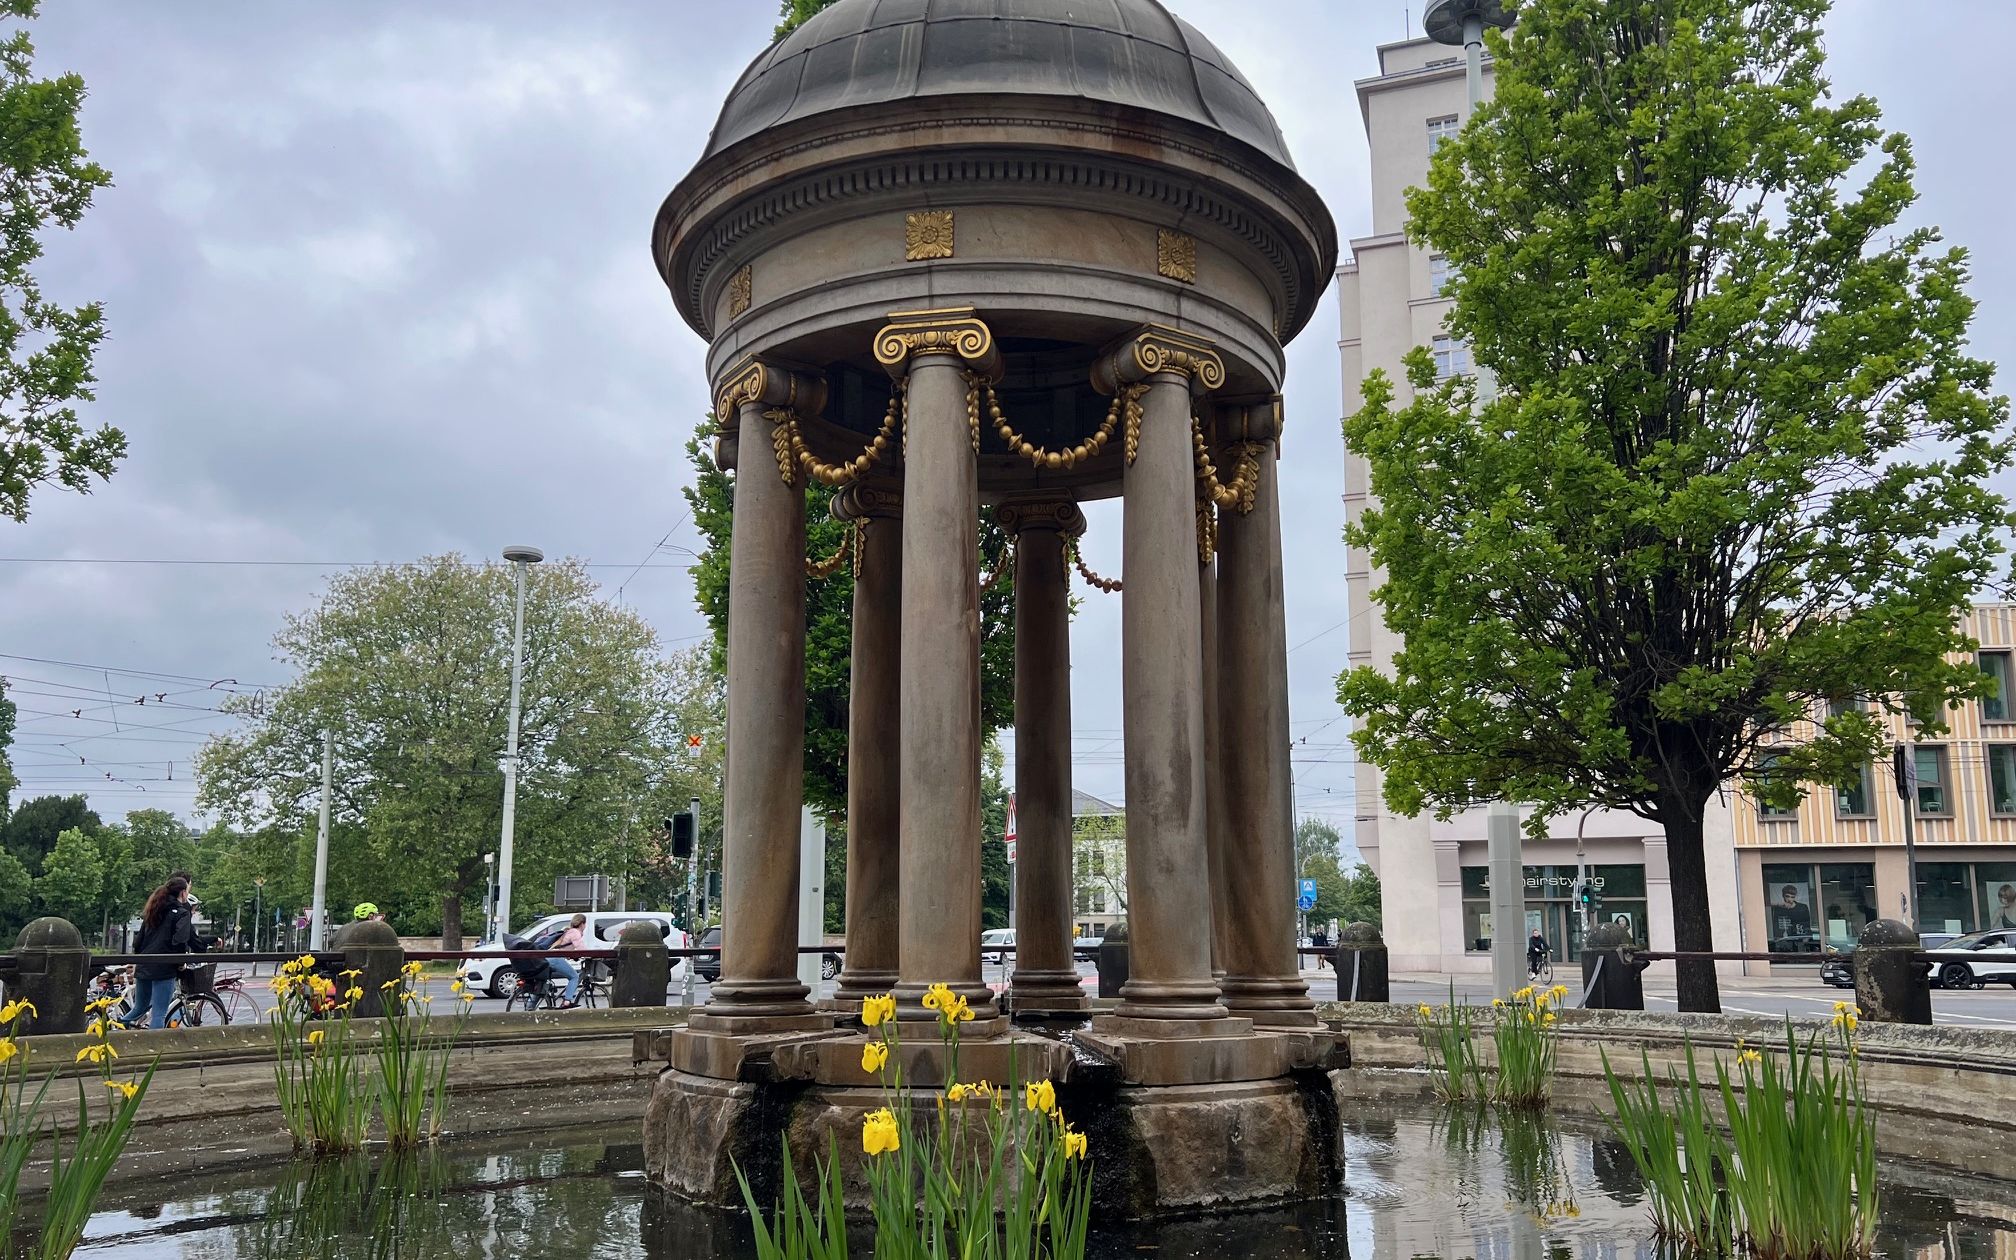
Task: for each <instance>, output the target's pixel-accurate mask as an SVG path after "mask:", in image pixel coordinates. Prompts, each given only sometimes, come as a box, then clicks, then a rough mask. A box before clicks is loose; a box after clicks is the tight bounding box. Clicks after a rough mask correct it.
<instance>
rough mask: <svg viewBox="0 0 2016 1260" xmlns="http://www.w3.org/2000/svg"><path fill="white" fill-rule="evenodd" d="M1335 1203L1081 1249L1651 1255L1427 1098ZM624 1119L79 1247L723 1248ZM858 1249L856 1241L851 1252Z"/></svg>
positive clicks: (1588, 1167)
mask: <svg viewBox="0 0 2016 1260" xmlns="http://www.w3.org/2000/svg"><path fill="white" fill-rule="evenodd" d="M1344 1140H1345V1146H1346V1152H1347V1159H1348V1167H1349V1172H1348V1184H1347V1187H1346V1192H1345V1194H1344V1195H1343V1196H1341V1197H1340V1198H1338V1199H1336V1200H1333V1201H1330V1202H1327V1203H1320V1204H1309V1205H1303V1206H1300V1207H1297V1208H1294V1209H1283V1210H1278V1211H1263V1212H1249V1213H1238V1214H1231V1215H1223V1216H1218V1217H1214V1218H1208V1219H1200V1220H1190V1221H1179V1222H1172V1223H1167V1224H1164V1225H1161V1226H1158V1227H1155V1228H1151V1229H1141V1230H1134V1231H1125V1232H1108V1233H1107V1234H1105V1235H1104V1236H1102V1237H1100V1238H1099V1239H1098V1242H1097V1244H1096V1246H1095V1248H1094V1254H1095V1255H1096V1256H1098V1257H1099V1258H1100V1260H1118V1258H1119V1257H1122V1256H1126V1257H1143V1256H1152V1257H1170V1258H1174V1257H1209V1258H1210V1260H1234V1258H1242V1260H1314V1258H1316V1257H1324V1258H1326V1260H1329V1258H1339V1260H1341V1258H1343V1257H1355V1258H1356V1260H1426V1258H1429V1257H1435V1258H1439V1260H1487V1258H1488V1260H1624V1258H1625V1257H1630V1258H1632V1260H1638V1258H1640V1257H1642V1258H1644V1260H1655V1258H1656V1257H1659V1256H1660V1249H1659V1248H1658V1247H1657V1246H1656V1245H1655V1244H1654V1242H1653V1241H1652V1237H1651V1228H1650V1225H1649V1222H1648V1219H1647V1216H1646V1208H1645V1203H1644V1200H1643V1196H1642V1194H1641V1190H1640V1186H1639V1182H1638V1178H1637V1175H1636V1173H1635V1171H1634V1170H1633V1169H1632V1167H1631V1163H1630V1159H1629V1157H1628V1156H1627V1155H1625V1153H1624V1152H1623V1150H1622V1148H1620V1147H1619V1146H1618V1145H1617V1144H1616V1143H1614V1142H1612V1141H1610V1140H1609V1139H1607V1138H1606V1137H1605V1136H1604V1134H1603V1131H1602V1129H1601V1127H1600V1126H1597V1125H1591V1124H1588V1123H1584V1122H1577V1121H1565V1120H1564V1121H1561V1122H1558V1123H1555V1122H1547V1121H1538V1122H1536V1121H1527V1122H1507V1123H1502V1124H1501V1123H1498V1122H1494V1121H1488V1120H1487V1121H1484V1122H1477V1121H1474V1120H1468V1119H1465V1118H1463V1117H1462V1116H1461V1115H1460V1114H1452V1113H1449V1112H1446V1111H1444V1110H1442V1109H1440V1108H1436V1107H1432V1106H1428V1105H1411V1104H1410V1105H1408V1106H1405V1107H1395V1108H1391V1109H1386V1108H1381V1109H1369V1110H1368V1109H1361V1110H1359V1111H1358V1112H1357V1113H1356V1114H1354V1115H1352V1116H1350V1117H1348V1118H1347V1120H1346V1123H1345V1136H1344ZM643 1164H644V1158H643V1148H642V1146H641V1145H640V1143H639V1142H638V1140H637V1135H636V1133H635V1132H634V1131H632V1132H625V1133H617V1134H612V1133H610V1132H609V1131H608V1130H607V1129H603V1130H599V1131H596V1132H583V1131H575V1132H561V1133H552V1132H548V1133H543V1134H538V1135H534V1136H530V1137H519V1138H515V1139H509V1140H491V1141H472V1142H467V1143H462V1144H455V1145H450V1146H447V1147H445V1148H444V1149H442V1150H440V1151H437V1152H433V1153H431V1154H428V1155H423V1156H419V1157H412V1158H406V1159H399V1160H389V1159H384V1158H359V1159H356V1160H352V1161H343V1162H327V1163H324V1164H322V1165H319V1166H310V1165H307V1164H297V1165H288V1166H285V1167H282V1168H281V1169H279V1170H278V1171H277V1172H276V1171H275V1170H273V1169H262V1170H257V1171H247V1172H243V1173H237V1174H224V1175H206V1176H204V1177H203V1178H202V1182H203V1186H204V1188H203V1189H202V1190H200V1191H197V1190H194V1189H190V1188H185V1187H183V1186H180V1185H175V1184H162V1183H154V1184H135V1185H125V1186H115V1187H113V1188H112V1189H111V1190H110V1191H108V1193H107V1197H106V1200H105V1204H104V1207H105V1210H104V1211H101V1212H100V1213H99V1214H98V1216H97V1217H96V1218H94V1219H93V1221H92V1222H91V1226H90V1229H89V1231H88V1233H87V1235H86V1239H85V1243H84V1246H83V1247H82V1248H81V1249H80V1251H79V1253H78V1254H79V1255H84V1256H92V1257H106V1258H110V1257H136V1258H137V1257H148V1258H149V1260H154V1258H157V1257H158V1258H161V1260H175V1258H186V1260H199V1258H200V1260H220V1258H223V1257H238V1256H245V1257H275V1258H278V1257H285V1258H286V1260H308V1258H316V1260H320V1258H324V1257H326V1258H328V1260H351V1258H352V1257H357V1258H367V1257H368V1258H369V1260H394V1258H399V1257H413V1258H415V1260H417V1258H419V1257H442V1256H456V1257H465V1256H466V1257H473V1256H483V1257H495V1258H497V1260H511V1258H515V1257H535V1256H538V1257H544V1256H565V1257H569V1258H570V1260H579V1258H583V1257H618V1256H622V1257H630V1256H642V1257H647V1258H650V1260H743V1258H744V1257H749V1256H753V1251H752V1250H751V1249H750V1248H749V1241H748V1234H747V1228H746V1223H744V1222H741V1221H737V1220H734V1219H733V1218H730V1217H726V1216H724V1215H723V1214H720V1213H711V1212H701V1211H698V1210H695V1209H692V1208H689V1207H686V1206H685V1205H682V1204H679V1203H676V1202H671V1201H668V1200H667V1199H666V1198H665V1197H664V1196H662V1195H659V1194H656V1193H654V1192H652V1191H651V1190H650V1188H649V1186H648V1185H647V1183H646V1181H645V1178H644V1174H643ZM1884 1174H1885V1178H1886V1185H1885V1190H1884V1195H1885V1202H1884V1207H1883V1215H1882V1219H1883V1229H1884V1233H1883V1236H1882V1238H1881V1239H1880V1241H1879V1244H1878V1253H1879V1254H1880V1255H1882V1256H1885V1257H1894V1258H1895V1260H2016V1183H2012V1182H1998V1181H1989V1180H1978V1181H1977V1180H1972V1179H1968V1178H1961V1177H1955V1176H1951V1175H1946V1174H1940V1175H1929V1174H1926V1173H1923V1172H1922V1171H1916V1170H1914V1169H1912V1168H1910V1167H1907V1166H1905V1165H1901V1164H1896V1163H1892V1164H1886V1165H1885V1168H1884ZM857 1250H858V1251H859V1253H860V1254H862V1255H866V1254H868V1252H867V1249H866V1248H865V1247H862V1248H858V1249H857Z"/></svg>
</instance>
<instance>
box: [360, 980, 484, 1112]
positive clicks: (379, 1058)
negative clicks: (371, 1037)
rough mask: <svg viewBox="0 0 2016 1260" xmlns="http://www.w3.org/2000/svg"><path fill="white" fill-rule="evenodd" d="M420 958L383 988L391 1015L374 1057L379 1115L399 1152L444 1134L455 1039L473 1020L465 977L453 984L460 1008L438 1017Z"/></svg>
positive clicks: (379, 1038)
mask: <svg viewBox="0 0 2016 1260" xmlns="http://www.w3.org/2000/svg"><path fill="white" fill-rule="evenodd" d="M423 970H424V969H423V968H422V966H421V964H420V963H418V962H409V963H407V964H406V965H405V966H404V967H403V968H401V969H400V972H399V975H398V976H397V977H395V978H393V979H392V980H390V981H387V982H386V983H385V985H384V986H382V987H383V990H384V996H383V1005H384V1008H385V1014H386V1019H385V1023H384V1026H383V1028H382V1030H381V1031H380V1033H379V1036H378V1045H377V1052H376V1055H375V1060H376V1065H377V1080H378V1114H379V1116H380V1117H381V1118H382V1119H383V1120H384V1122H385V1140H386V1142H387V1143H388V1144H389V1145H391V1146H392V1148H393V1149H394V1150H401V1149H406V1148H410V1147H414V1146H419V1145H420V1144H422V1143H423V1142H432V1141H435V1140H437V1139H438V1138H439V1137H440V1136H441V1130H442V1127H443V1123H444V1121H445V1118H446V1115H447V1099H448V1067H449V1061H450V1060H451V1059H452V1058H453V1056H454V1053H455V1043H456V1042H457V1041H459V1040H460V1039H461V1036H462V1031H463V1029H464V1028H465V1027H467V1025H468V1023H469V1008H470V1003H471V1001H472V1000H473V999H474V998H475V996H476V995H475V994H474V993H472V992H470V991H469V988H468V986H466V985H465V984H463V983H462V981H461V980H459V979H458V980H456V981H455V982H454V983H453V985H452V986H450V988H451V995H452V999H453V1001H454V1003H455V1012H454V1014H453V1015H452V1016H450V1017H448V1018H447V1019H443V1020H438V1021H437V1020H436V1018H435V1016H434V1010H433V1003H434V998H433V995H431V994H429V993H427V992H426V991H425V990H426V987H427V978H426V976H425V975H424V974H423Z"/></svg>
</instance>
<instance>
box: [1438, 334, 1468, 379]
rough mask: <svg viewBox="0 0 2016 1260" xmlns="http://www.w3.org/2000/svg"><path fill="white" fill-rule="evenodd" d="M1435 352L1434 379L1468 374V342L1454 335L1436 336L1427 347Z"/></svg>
mask: <svg viewBox="0 0 2016 1260" xmlns="http://www.w3.org/2000/svg"><path fill="white" fill-rule="evenodd" d="M1429 348H1430V349H1431V350H1433V351H1434V354H1435V379H1436V380H1438V381H1446V380H1448V379H1449V378H1450V377H1452V376H1468V375H1470V343H1469V342H1467V341H1458V340H1456V339H1455V338H1454V337H1437V338H1435V340H1434V341H1433V342H1432V343H1431V344H1430V347H1429Z"/></svg>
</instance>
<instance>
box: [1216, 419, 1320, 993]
mask: <svg viewBox="0 0 2016 1260" xmlns="http://www.w3.org/2000/svg"><path fill="white" fill-rule="evenodd" d="M1218 417H1219V419H1218V423H1219V438H1220V440H1221V441H1222V442H1223V443H1225V445H1226V448H1227V450H1228V452H1239V451H1240V450H1241V448H1243V449H1244V453H1246V454H1248V455H1250V456H1251V457H1252V459H1253V460H1254V461H1255V463H1256V464H1257V471H1256V473H1255V477H1256V480H1255V482H1254V485H1253V487H1252V493H1251V498H1250V500H1248V501H1246V502H1242V503H1240V504H1238V505H1236V506H1234V507H1233V508H1232V509H1230V510H1225V509H1221V510H1220V511H1219V513H1218V687H1219V693H1218V704H1219V721H1220V724H1221V727H1222V740H1221V742H1220V744H1219V752H1220V755H1221V757H1222V763H1221V771H1220V780H1219V782H1220V783H1221V785H1222V786H1223V789H1224V793H1225V810H1224V818H1225V826H1226V836H1225V846H1226V849H1227V851H1228V852H1230V853H1232V854H1234V855H1236V857H1234V858H1232V859H1231V860H1228V861H1227V862H1226V864H1225V870H1224V878H1223V882H1222V883H1220V884H1219V885H1218V892H1219V901H1220V903H1221V905H1222V907H1223V914H1222V916H1221V917H1222V919H1223V922H1224V923H1225V928H1226V935H1225V955H1224V958H1225V1005H1226V1006H1227V1007H1229V1008H1231V1010H1232V1011H1233V1012H1234V1013H1235V1014H1238V1015H1244V1016H1247V1017H1249V1018H1251V1019H1253V1020H1255V1021H1256V1022H1259V1023H1264V1024H1277V1025H1279V1024H1289V1025H1301V1026H1308V1025H1313V1024H1315V1023H1316V1014H1315V1003H1314V1002H1312V1001H1311V1000H1310V998H1309V985H1308V983H1307V982H1306V981H1304V980H1303V979H1302V969H1301V965H1300V960H1299V959H1298V958H1297V957H1296V954H1295V795H1294V792H1295V789H1294V780H1293V778H1292V777H1291V775H1290V772H1289V767H1288V629H1287V626H1288V623H1287V617H1286V613H1285V609H1284V605H1283V603H1282V584H1281V503H1280V490H1279V485H1278V481H1277V477H1276V467H1275V465H1276V462H1277V459H1278V456H1277V449H1278V447H1277V443H1278V441H1279V439H1280V433H1281V401H1280V398H1279V397H1278V396H1274V397H1269V398H1265V399H1259V400H1254V401H1252V402H1250V403H1245V404H1231V405H1227V406H1225V407H1223V408H1221V409H1220V410H1219V413H1218ZM1240 462H1241V461H1239V460H1238V459H1237V458H1236V457H1233V458H1228V459H1226V460H1224V461H1220V467H1221V470H1232V471H1229V472H1228V471H1221V474H1220V477H1221V480H1222V479H1228V478H1230V477H1232V476H1236V469H1237V468H1238V467H1239V465H1240Z"/></svg>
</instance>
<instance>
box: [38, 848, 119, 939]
mask: <svg viewBox="0 0 2016 1260" xmlns="http://www.w3.org/2000/svg"><path fill="white" fill-rule="evenodd" d="M35 896H36V899H37V900H39V901H40V902H41V903H42V910H43V913H45V914H53V915H59V916H61V917H63V918H65V919H68V920H70V921H71V922H72V923H75V924H78V925H79V926H80V927H82V928H83V929H84V930H85V931H86V932H89V931H90V930H91V929H92V928H93V927H94V926H95V925H96V923H97V920H98V913H99V911H100V909H101V908H102V907H103V906H104V904H105V859H104V857H103V855H102V854H100V852H99V848H98V841H97V839H96V838H95V837H93V836H91V835H90V834H88V833H86V832H85V831H84V830H83V829H81V828H78V827H71V828H70V829H68V830H67V831H65V832H63V834H61V835H59V836H57V837H56V844H55V846H54V847H53V848H51V849H50V850H49V856H48V858H47V859H46V860H45V861H44V862H43V864H42V874H41V875H40V876H39V877H38V878H37V879H36V880H35Z"/></svg>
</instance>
